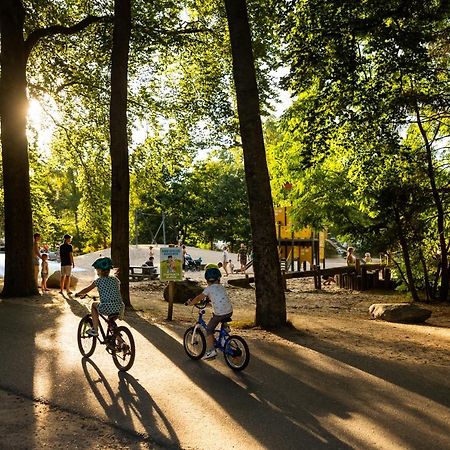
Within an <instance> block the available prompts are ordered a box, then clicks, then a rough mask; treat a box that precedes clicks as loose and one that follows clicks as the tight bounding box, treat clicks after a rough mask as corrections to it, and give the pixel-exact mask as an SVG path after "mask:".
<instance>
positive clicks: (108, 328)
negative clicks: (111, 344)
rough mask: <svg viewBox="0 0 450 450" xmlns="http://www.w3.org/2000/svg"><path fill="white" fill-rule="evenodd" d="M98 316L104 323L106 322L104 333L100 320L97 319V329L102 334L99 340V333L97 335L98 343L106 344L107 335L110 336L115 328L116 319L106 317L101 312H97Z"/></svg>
mask: <svg viewBox="0 0 450 450" xmlns="http://www.w3.org/2000/svg"><path fill="white" fill-rule="evenodd" d="M98 316H99V317H101V318H102V319H103V320H104V321H105V323H106V333H105V331H104V330H103V326H102V322H101V320H99V321H98V329H99V331H100V333H101V335H102V339H103V341H102V340H100V335H98V336H97V339H98V341H99V342H100V344H106V343H107V340H108V338H109V337H111V336H112V335H113V333H114V330H115V329H116V328H117V324H116V319H113V320H111V319H109V318H108V317H105V316H104V315H103V314H100V313H98Z"/></svg>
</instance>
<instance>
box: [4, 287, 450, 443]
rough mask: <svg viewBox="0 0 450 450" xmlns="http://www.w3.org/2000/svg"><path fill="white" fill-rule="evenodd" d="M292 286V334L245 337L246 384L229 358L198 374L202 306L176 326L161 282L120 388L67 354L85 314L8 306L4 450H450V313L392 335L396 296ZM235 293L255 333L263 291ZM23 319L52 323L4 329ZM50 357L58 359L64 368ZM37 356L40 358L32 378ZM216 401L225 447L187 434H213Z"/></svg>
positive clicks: (140, 292)
mask: <svg viewBox="0 0 450 450" xmlns="http://www.w3.org/2000/svg"><path fill="white" fill-rule="evenodd" d="M288 287H289V289H290V292H288V293H287V309H288V318H289V320H290V321H291V323H292V324H293V325H294V327H293V328H291V329H285V330H283V331H282V332H280V333H277V334H273V333H268V332H265V331H262V330H258V329H254V328H253V329H240V330H239V334H241V335H243V336H244V337H245V338H246V339H247V340H248V341H249V343H250V346H251V349H252V352H253V354H254V359H252V361H251V365H250V366H249V368H248V370H247V371H246V373H244V374H242V376H239V377H237V376H235V375H234V374H232V373H230V372H229V371H228V370H227V368H226V367H225V366H224V364H222V361H217V362H213V363H201V364H200V365H198V364H196V365H191V364H189V361H186V357H185V356H184V355H183V352H182V348H180V339H181V336H182V332H183V329H184V328H185V327H186V325H187V324H188V323H190V322H192V321H193V318H194V317H193V311H192V310H191V308H186V307H184V306H182V305H175V308H174V319H175V320H174V322H173V323H172V324H170V323H166V322H165V321H164V317H165V316H166V313H167V304H166V303H165V302H164V301H163V300H162V288H163V284H161V283H159V282H157V281H155V282H143V283H134V284H133V285H132V300H133V305H134V307H135V311H134V312H133V313H132V314H131V313H128V314H127V319H126V321H127V322H128V324H129V325H130V326H131V327H132V329H133V333H135V335H136V337H137V338H138V343H139V350H140V354H139V358H138V359H137V362H136V367H134V368H133V371H132V372H133V373H132V374H130V375H127V377H125V378H124V377H123V378H119V380H118V384H117V372H114V370H112V371H110V366H111V361H109V360H107V359H106V358H105V359H104V360H103V359H102V356H101V354H97V353H96V355H95V356H96V358H97V359H96V360H95V361H96V362H95V363H93V362H91V363H88V364H87V365H86V364H83V370H84V375H83V372H81V377H80V375H79V372H80V358H79V355H77V349H76V348H71V350H70V351H68V350H67V344H66V342H71V340H72V339H73V338H72V334H73V329H74V327H76V322H77V320H78V317H79V316H81V315H83V314H84V313H85V312H86V310H87V307H88V304H87V303H83V302H80V301H77V300H75V299H69V298H62V297H61V296H59V295H58V294H57V293H56V292H52V293H51V294H50V295H46V296H42V297H36V298H34V299H31V300H30V299H16V300H10V301H7V302H5V301H3V302H0V311H1V313H2V314H3V315H1V318H0V321H1V330H2V334H3V338H2V341H1V345H2V346H3V347H2V348H1V350H2V355H3V366H2V367H0V380H2V381H1V382H0V405H1V406H0V448H6V449H9V448H11V449H12V448H14V449H17V448H19V449H22V448H23V449H32V448H33V449H35V448H36V449H41V448H102V449H108V448H111V449H115V448H126V449H127V448H130V449H141V448H159V447H158V445H159V446H163V447H171V448H205V449H206V448H208V449H211V448H229V447H233V442H240V444H239V445H238V446H237V447H236V444H235V448H252V449H253V448H280V447H279V445H281V444H280V442H281V441H280V439H282V438H283V436H290V437H295V436H298V437H299V440H295V442H297V443H298V445H297V446H294V444H292V445H293V446H290V444H289V442H291V441H289V439H288V440H285V441H284V442H285V444H286V445H285V448H327V449H329V448H368V449H372V448H373V449H375V448H377V449H378V448H386V449H392V448H421V447H420V445H421V443H422V444H423V442H425V441H426V439H427V436H429V437H431V436H432V439H433V443H434V445H433V448H435V449H441V448H442V449H444V448H448V447H449V445H450V437H449V436H450V426H449V425H448V424H449V423H450V397H449V395H448V392H450V381H449V377H448V368H449V367H450V310H449V308H448V307H446V306H439V305H435V306H432V307H430V308H431V309H432V310H433V315H432V317H431V318H430V319H429V321H428V323H427V324H426V325H420V326H419V325H402V324H392V323H386V322H378V321H373V320H370V319H369V318H368V314H367V310H368V307H369V305H370V304H372V303H375V302H386V301H400V300H402V298H401V297H399V296H398V295H395V294H386V293H371V292H369V293H356V292H347V291H342V290H339V289H336V288H335V287H334V286H331V287H325V289H324V290H323V291H321V292H316V291H314V289H312V284H311V283H310V282H308V280H295V281H294V280H293V281H290V282H289V285H288ZM228 292H229V294H230V296H231V298H232V302H233V304H234V308H235V313H234V319H235V320H236V325H238V326H240V327H244V328H245V327H246V325H248V324H250V323H251V321H252V319H253V316H254V310H255V299H254V291H253V290H245V289H237V288H231V287H228ZM17 308H19V309H20V308H24V309H21V311H23V312H26V316H27V317H28V318H29V319H27V320H32V318H33V316H36V317H37V318H39V320H41V321H42V319H43V318H45V320H44V322H42V324H43V325H44V326H43V327H42V329H41V328H39V327H36V328H30V326H24V327H21V326H19V325H16V324H14V321H6V322H5V320H4V318H5V317H6V316H5V314H6V313H7V312H9V313H10V314H13V312H14V310H15V309H17ZM14 317H16V316H14ZM2 319H3V320H2ZM24 320H25V319H24ZM56 330H62V332H63V334H62V335H61V331H58V332H56ZM14 333H20V334H19V336H20V339H17V345H19V343H21V342H22V341H21V340H23V341H24V342H25V344H22V343H21V347H19V348H21V351H20V353H17V352H16V353H15V349H14V345H15V344H13V342H14V337H13V334H14ZM66 334H67V335H66ZM52 342H53V344H52ZM60 347H61V348H60ZM52 348H53V349H54V350H55V349H58V352H57V353H56V354H58V355H59V356H58V359H57V360H55V361H53V360H52V358H51V352H49V350H50V349H52ZM274 349H276V351H274ZM25 355H31V357H32V361H31V363H32V364H31V367H29V366H30V361H29V359H24V358H23V357H24V356H25ZM59 365H61V367H59ZM146 367H152V371H150V372H151V373H146V372H148V369H147V370H146ZM43 374H46V376H47V377H49V379H50V380H53V381H51V382H50V381H45V380H46V378H45V377H43ZM21 377H25V380H26V383H21V382H20V380H19V379H20V378H21ZM86 380H87V381H88V383H86ZM65 383H67V386H65ZM14 386H15V387H14ZM221 386H223V387H224V391H223V392H220V391H218V389H219V387H221ZM2 388H3V390H2ZM86 389H87V390H86ZM84 390H86V392H85V393H83V391H84ZM203 391H205V393H206V392H207V393H208V395H209V396H206V397H205V396H204V395H205V394H204V393H203ZM214 392H215V394H213V393H214ZM39 393H40V394H39ZM37 394H39V395H37ZM93 394H94V395H93ZM211 396H212V400H213V404H214V405H216V406H215V409H214V411H215V412H214V414H213V416H215V425H212V426H213V428H214V429H215V430H216V433H218V434H217V435H221V433H222V432H224V433H225V430H226V429H228V428H227V427H231V428H233V427H234V429H235V430H236V435H235V436H233V435H228V438H227V439H225V441H224V442H225V443H224V446H221V444H220V439H219V440H217V439H216V438H215V435H214V434H213V435H212V440H211V436H210V433H205V434H204V435H203V436H202V434H201V433H200V434H199V433H198V432H197V431H198V430H197V428H196V427H192V426H191V425H189V423H190V420H189V414H193V418H194V417H197V419H193V420H194V422H195V423H201V424H202V425H201V428H202V432H203V430H204V429H205V427H206V426H205V425H204V424H206V423H210V420H211V415H210V413H209V412H208V413H206V412H205V410H204V408H205V405H207V404H209V403H208V402H210V401H211ZM91 397H92V398H91ZM183 398H184V399H185V400H184V402H185V403H183V402H182V401H181V400H180V399H183ZM175 399H177V401H176V402H175ZM177 402H179V403H178V406H176V405H177ZM205 402H206V403H205ZM85 403H86V405H85ZM219 406H220V408H219ZM192 408H193V409H192ZM191 409H192V411H191V412H190V413H189V414H188V413H187V412H185V411H189V410H191ZM223 414H225V415H223ZM201 417H203V419H200V418H201ZM226 417H228V419H226ZM221 427H224V428H223V431H221ZM241 428H242V429H241ZM238 429H239V430H241V431H238ZM133 430H134V431H133ZM140 430H141V431H143V432H141V431H140ZM245 430H246V433H248V436H246V433H245ZM271 430H276V431H271ZM277 433H279V435H278V434H277ZM224 436H226V433H225V434H224ZM154 438H155V439H154ZM195 439H200V440H199V441H195ZM285 439H286V438H285ZM155 442H156V443H157V444H156V443H155ZM193 442H197V445H193V444H192V443H193ZM225 444H226V445H225ZM277 445H278V447H277ZM422 448H423V447H422Z"/></svg>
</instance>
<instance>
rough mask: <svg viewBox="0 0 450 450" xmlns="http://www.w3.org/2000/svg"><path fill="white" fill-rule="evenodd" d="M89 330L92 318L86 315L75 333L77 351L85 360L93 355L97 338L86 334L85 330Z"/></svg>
mask: <svg viewBox="0 0 450 450" xmlns="http://www.w3.org/2000/svg"><path fill="white" fill-rule="evenodd" d="M90 328H92V316H91V315H90V314H87V315H86V316H84V317H83V318H82V319H81V320H80V323H79V324H78V331H77V342H78V349H79V350H80V353H81V354H82V355H83V356H85V357H86V358H89V356H91V355H92V354H93V353H94V351H95V347H96V346H97V338H96V337H93V336H89V335H88V334H87V330H89V329H90Z"/></svg>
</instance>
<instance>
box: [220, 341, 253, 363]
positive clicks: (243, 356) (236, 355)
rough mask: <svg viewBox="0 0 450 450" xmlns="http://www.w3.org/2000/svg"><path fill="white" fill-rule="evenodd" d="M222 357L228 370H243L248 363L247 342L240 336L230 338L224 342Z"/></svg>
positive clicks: (248, 351)
mask: <svg viewBox="0 0 450 450" xmlns="http://www.w3.org/2000/svg"><path fill="white" fill-rule="evenodd" d="M223 356H224V358H225V362H226V363H227V366H228V367H229V368H230V369H233V370H235V371H239V370H244V369H245V368H246V367H247V366H248V363H249V362H250V350H249V348H248V345H247V342H245V341H244V339H243V338H241V337H240V336H235V335H232V336H230V337H229V338H228V339H227V340H226V342H225V346H224V350H223Z"/></svg>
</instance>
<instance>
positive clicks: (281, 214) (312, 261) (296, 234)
mask: <svg viewBox="0 0 450 450" xmlns="http://www.w3.org/2000/svg"><path fill="white" fill-rule="evenodd" d="M290 209H291V208H289V207H278V208H275V226H276V231H277V240H278V254H279V256H280V263H281V266H282V270H284V271H294V270H297V271H300V270H301V268H303V270H306V268H307V264H308V266H309V268H310V269H311V268H313V267H315V266H317V265H322V267H325V241H326V239H327V232H326V231H320V232H316V231H314V230H313V229H312V228H311V227H306V228H302V229H297V228H296V227H295V226H294V223H293V221H292V218H291V216H290Z"/></svg>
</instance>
